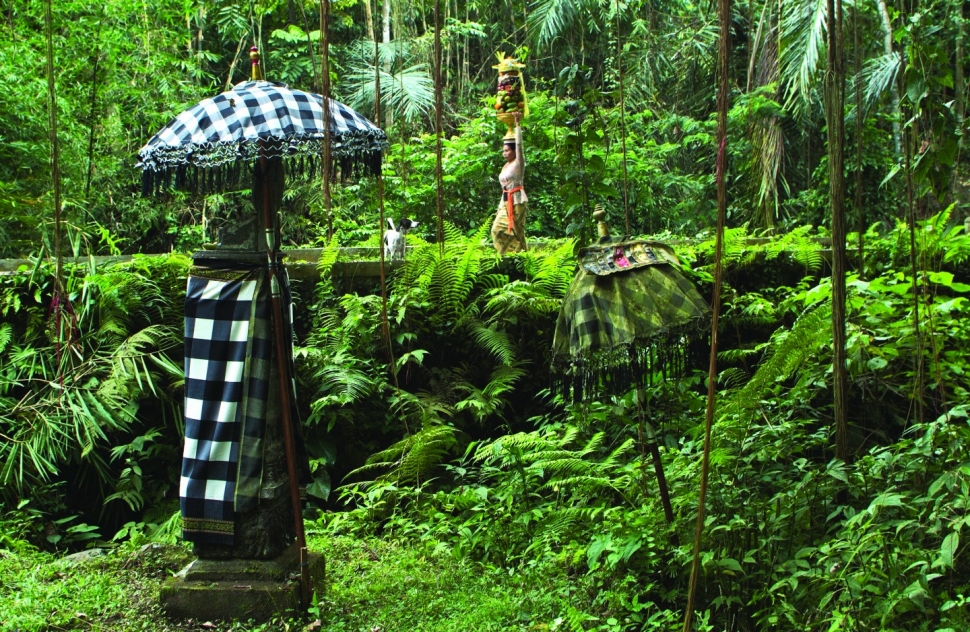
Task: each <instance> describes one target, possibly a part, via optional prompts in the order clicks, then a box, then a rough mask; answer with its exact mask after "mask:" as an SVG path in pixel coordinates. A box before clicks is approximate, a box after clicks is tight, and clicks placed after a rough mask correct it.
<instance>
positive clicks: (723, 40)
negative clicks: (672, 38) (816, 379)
mask: <svg viewBox="0 0 970 632" xmlns="http://www.w3.org/2000/svg"><path fill="white" fill-rule="evenodd" d="M730 19H731V0H718V21H719V22H720V31H721V33H720V40H719V42H718V44H719V45H718V66H719V71H720V73H719V74H720V80H721V82H720V87H719V89H718V94H717V143H718V148H717V170H716V176H715V177H716V182H717V230H716V239H715V242H714V296H713V297H712V299H711V307H712V310H713V313H712V315H711V356H710V365H709V367H708V372H707V410H706V415H705V421H704V452H703V454H702V456H701V486H700V491H699V493H698V496H697V524H696V525H695V528H694V558H693V561H692V563H691V568H690V585H689V586H688V589H687V610H686V611H685V612H684V629H683V632H690V622H691V617H692V616H693V614H694V597H695V596H696V594H697V581H698V579H699V578H700V553H701V536H702V535H703V533H704V512H705V503H706V501H707V478H708V474H709V472H710V463H711V428H712V427H713V425H714V399H715V395H716V394H717V326H718V318H719V316H720V311H721V279H722V275H723V269H722V263H723V262H722V259H723V257H722V252H723V250H724V220H725V217H726V216H727V183H726V181H725V171H726V168H727V164H726V163H727V156H726V155H725V153H726V150H727V111H728V97H729V92H728V89H729V85H728V69H729V68H730V65H729V64H730V59H729V55H730V48H729V47H728V37H729V30H728V29H729V28H730Z"/></svg>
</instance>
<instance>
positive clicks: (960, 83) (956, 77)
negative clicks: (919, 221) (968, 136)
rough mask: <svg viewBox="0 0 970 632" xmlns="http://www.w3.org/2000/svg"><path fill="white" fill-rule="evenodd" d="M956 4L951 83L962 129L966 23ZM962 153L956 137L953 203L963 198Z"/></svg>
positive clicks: (958, 126) (960, 8)
mask: <svg viewBox="0 0 970 632" xmlns="http://www.w3.org/2000/svg"><path fill="white" fill-rule="evenodd" d="M956 4H957V15H956V19H957V37H956V51H955V53H954V57H955V58H956V60H955V63H954V68H953V83H954V86H955V89H954V91H953V111H954V114H955V116H956V119H957V129H958V130H962V129H963V113H964V108H965V106H966V102H965V95H964V90H966V78H965V77H964V75H963V62H964V60H963V57H964V54H965V53H964V50H963V46H964V38H965V36H966V23H965V22H964V21H963V2H962V1H959V2H957V3H956ZM962 153H963V135H962V134H961V135H959V136H957V156H956V160H955V161H954V163H953V180H952V189H951V195H952V197H953V201H955V202H963V200H962V199H961V198H962V197H963V196H961V195H960V187H959V182H960V155H961V154H962Z"/></svg>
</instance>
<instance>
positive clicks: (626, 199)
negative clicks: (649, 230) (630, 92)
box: [616, 0, 631, 236]
mask: <svg viewBox="0 0 970 632" xmlns="http://www.w3.org/2000/svg"><path fill="white" fill-rule="evenodd" d="M616 66H617V69H618V70H619V80H620V147H621V148H622V150H623V218H624V219H625V220H626V234H627V236H629V235H630V234H631V231H630V185H629V180H628V177H627V168H626V102H625V100H624V98H623V44H622V40H621V39H620V0H616Z"/></svg>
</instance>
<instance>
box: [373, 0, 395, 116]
mask: <svg viewBox="0 0 970 632" xmlns="http://www.w3.org/2000/svg"><path fill="white" fill-rule="evenodd" d="M383 10H384V33H383V35H384V39H383V42H384V45H385V46H389V45H390V44H391V0H384V6H383ZM384 72H387V73H390V72H391V68H390V66H388V65H386V64H385V67H384ZM375 100H376V95H375ZM384 117H385V118H384V125H385V126H386V127H390V126H391V124H392V123H394V113H393V112H392V111H391V108H387V112H385V113H384Z"/></svg>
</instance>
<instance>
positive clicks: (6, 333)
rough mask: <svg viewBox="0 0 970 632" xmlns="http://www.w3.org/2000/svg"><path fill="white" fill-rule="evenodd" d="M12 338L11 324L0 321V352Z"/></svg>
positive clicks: (5, 348)
mask: <svg viewBox="0 0 970 632" xmlns="http://www.w3.org/2000/svg"><path fill="white" fill-rule="evenodd" d="M12 339H13V325H11V324H10V323H0V353H3V352H4V351H6V350H7V345H8V344H10V341H11V340H12Z"/></svg>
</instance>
